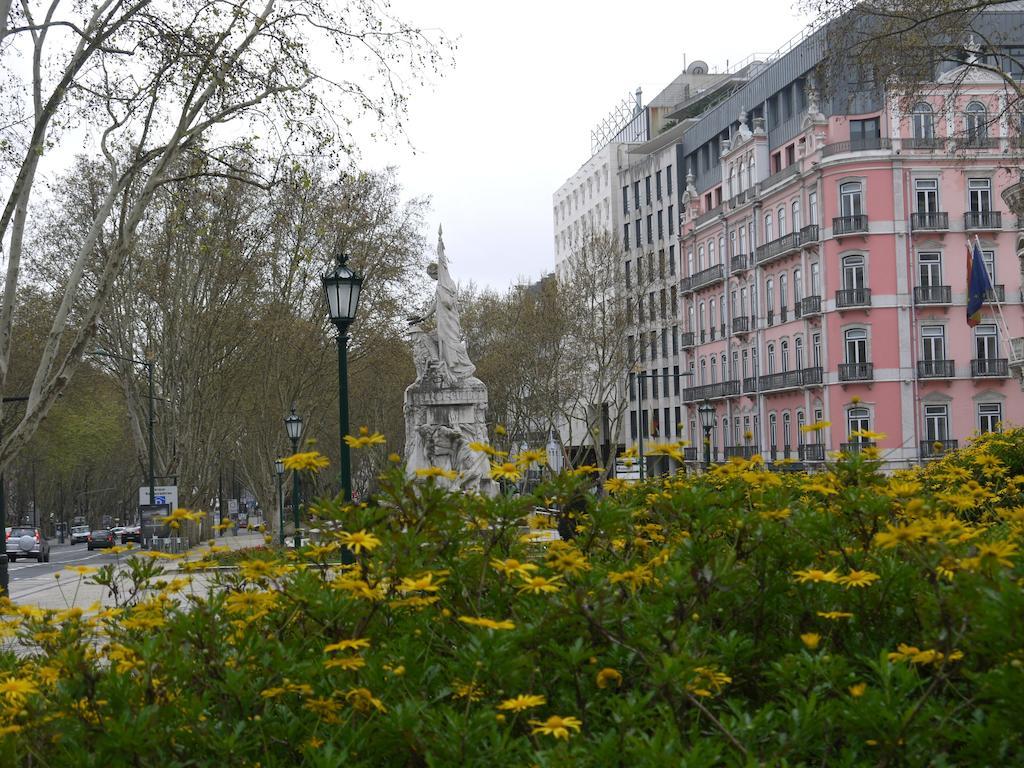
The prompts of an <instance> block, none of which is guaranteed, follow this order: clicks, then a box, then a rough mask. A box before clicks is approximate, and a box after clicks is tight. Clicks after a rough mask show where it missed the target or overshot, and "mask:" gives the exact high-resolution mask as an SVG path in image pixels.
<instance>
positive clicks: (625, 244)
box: [622, 223, 629, 250]
mask: <svg viewBox="0 0 1024 768" xmlns="http://www.w3.org/2000/svg"><path fill="white" fill-rule="evenodd" d="M622 248H623V250H629V224H628V223H626V224H623V225H622Z"/></svg>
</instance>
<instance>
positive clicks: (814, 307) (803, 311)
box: [796, 296, 821, 317]
mask: <svg viewBox="0 0 1024 768" xmlns="http://www.w3.org/2000/svg"><path fill="white" fill-rule="evenodd" d="M797 306H798V307H799V308H800V309H799V311H798V312H797V313H796V316H797V317H808V316H809V315H820V314H821V296H804V297H803V298H802V299H800V303H799V304H797Z"/></svg>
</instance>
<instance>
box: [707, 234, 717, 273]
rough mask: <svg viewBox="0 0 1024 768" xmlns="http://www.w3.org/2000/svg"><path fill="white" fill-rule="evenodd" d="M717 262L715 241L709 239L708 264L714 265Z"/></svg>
mask: <svg viewBox="0 0 1024 768" xmlns="http://www.w3.org/2000/svg"><path fill="white" fill-rule="evenodd" d="M717 263H718V262H716V261H715V241H714V240H708V266H709V267H713V266H715V264H717Z"/></svg>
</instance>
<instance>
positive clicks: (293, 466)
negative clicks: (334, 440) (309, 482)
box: [284, 451, 331, 472]
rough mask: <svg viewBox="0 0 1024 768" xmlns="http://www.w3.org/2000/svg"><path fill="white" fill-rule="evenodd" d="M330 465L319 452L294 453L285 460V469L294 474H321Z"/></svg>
mask: <svg viewBox="0 0 1024 768" xmlns="http://www.w3.org/2000/svg"><path fill="white" fill-rule="evenodd" d="M330 465H331V462H330V460H329V459H328V458H327V457H326V456H324V455H323V454H321V453H319V452H318V451H308V452H306V453H293V454H292V455H291V456H286V457H285V458H284V468H285V469H288V470H291V471H293V472H319V471H320V470H321V469H324V468H325V467H329V466H330Z"/></svg>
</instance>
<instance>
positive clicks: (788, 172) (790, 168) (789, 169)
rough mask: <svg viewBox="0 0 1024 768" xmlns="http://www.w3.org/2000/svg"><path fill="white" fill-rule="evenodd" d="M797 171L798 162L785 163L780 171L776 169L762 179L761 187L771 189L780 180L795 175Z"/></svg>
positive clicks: (798, 168) (798, 169)
mask: <svg viewBox="0 0 1024 768" xmlns="http://www.w3.org/2000/svg"><path fill="white" fill-rule="evenodd" d="M798 173H800V164H799V163H792V164H790V165H787V166H786V167H785V168H783V169H782V170H781V171H776V172H775V173H773V174H772V175H771V176H769V177H768V178H766V179H765V180H764V181H762V182H761V189H771V188H772V187H774V186H775V185H776V184H779V183H780V182H783V181H785V180H786V179H788V178H790V177H791V176H796V175H797V174H798Z"/></svg>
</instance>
